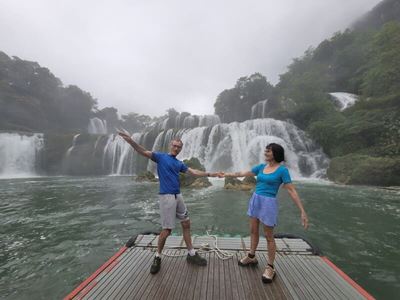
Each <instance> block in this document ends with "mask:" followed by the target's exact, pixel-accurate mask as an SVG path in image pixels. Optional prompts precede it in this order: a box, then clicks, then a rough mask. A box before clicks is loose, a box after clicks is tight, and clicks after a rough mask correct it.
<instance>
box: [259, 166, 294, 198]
mask: <svg viewBox="0 0 400 300" xmlns="http://www.w3.org/2000/svg"><path fill="white" fill-rule="evenodd" d="M266 165H267V164H259V165H257V166H255V167H253V168H252V169H251V172H252V173H254V174H255V175H256V176H257V183H256V191H255V193H256V194H258V195H261V196H266V197H273V198H275V197H276V194H278V190H279V187H280V185H281V184H282V183H284V184H285V183H291V182H292V179H291V178H290V174H289V170H288V169H287V168H286V167H285V166H283V165H280V166H279V167H278V168H277V169H276V170H275V171H274V172H272V173H270V174H264V172H263V171H264V168H265V166H266Z"/></svg>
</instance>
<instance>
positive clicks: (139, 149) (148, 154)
mask: <svg viewBox="0 0 400 300" xmlns="http://www.w3.org/2000/svg"><path fill="white" fill-rule="evenodd" d="M118 135H119V136H120V137H122V138H123V139H124V140H125V141H126V142H127V143H129V145H131V146H132V148H133V149H135V150H136V151H137V152H138V153H139V154H141V155H143V156H144V157H147V158H150V159H151V157H152V154H153V152H151V151H149V150H146V149H145V148H144V147H143V146H141V145H139V144H138V143H136V142H135V141H134V140H133V139H132V138H131V137H130V136H129V135H128V134H126V133H124V132H118Z"/></svg>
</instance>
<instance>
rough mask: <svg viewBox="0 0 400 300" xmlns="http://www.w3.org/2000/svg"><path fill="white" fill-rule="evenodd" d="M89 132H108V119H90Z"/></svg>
mask: <svg viewBox="0 0 400 300" xmlns="http://www.w3.org/2000/svg"><path fill="white" fill-rule="evenodd" d="M88 133H90V134H107V121H106V120H102V119H99V118H92V119H90V121H89V125H88Z"/></svg>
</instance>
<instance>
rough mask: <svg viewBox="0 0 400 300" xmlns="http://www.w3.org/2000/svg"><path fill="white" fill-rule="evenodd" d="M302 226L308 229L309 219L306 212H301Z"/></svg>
mask: <svg viewBox="0 0 400 300" xmlns="http://www.w3.org/2000/svg"><path fill="white" fill-rule="evenodd" d="M301 225H303V227H304V229H307V228H308V217H307V214H306V212H305V211H302V212H301Z"/></svg>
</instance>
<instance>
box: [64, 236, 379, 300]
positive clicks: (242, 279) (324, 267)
mask: <svg viewBox="0 0 400 300" xmlns="http://www.w3.org/2000/svg"><path fill="white" fill-rule="evenodd" d="M193 244H194V246H195V248H200V247H201V246H205V245H206V244H207V246H209V247H210V248H212V247H215V240H214V239H213V238H212V237H204V236H203V237H195V238H194V239H193ZM249 244H250V241H249V238H240V237H239V238H218V247H219V248H220V249H223V250H227V251H229V252H230V253H232V254H233V257H232V258H230V259H226V260H222V259H220V258H219V257H218V256H217V255H216V253H215V252H205V253H204V254H202V255H204V257H205V258H206V259H207V260H208V265H207V266H206V267H199V266H194V265H190V264H188V263H187V262H186V258H185V256H186V253H187V251H186V250H185V247H184V245H185V244H184V242H183V239H182V237H181V236H171V237H169V238H168V240H167V244H166V250H165V253H166V254H167V255H168V256H166V255H164V256H163V258H162V264H161V270H160V272H159V273H158V274H156V275H151V274H150V273H149V269H150V265H151V263H152V260H153V257H154V253H155V252H154V251H155V247H156V245H157V236H153V235H139V236H138V237H137V238H136V241H135V245H133V246H132V247H123V248H121V249H120V251H119V252H118V253H117V254H116V255H114V256H113V257H112V258H111V259H110V260H109V261H108V262H107V263H105V264H104V265H103V266H102V267H101V268H100V269H99V270H97V271H96V272H95V273H94V274H93V275H92V276H90V277H89V278H88V279H87V280H86V281H85V282H83V283H82V284H81V285H80V286H79V287H77V288H76V289H75V290H74V291H73V292H72V293H71V294H69V295H68V296H66V297H65V299H96V300H97V299H335V300H336V299H373V298H372V296H370V295H369V294H368V293H367V292H365V291H364V290H363V289H362V288H361V287H359V286H358V285H357V284H356V283H355V282H353V281H352V280H351V279H350V278H348V277H347V276H346V275H345V274H342V273H341V271H340V270H338V269H337V268H336V267H335V266H334V265H333V264H332V263H331V262H330V261H329V260H328V259H327V258H325V257H321V256H318V255H315V254H314V253H313V252H314V251H313V250H312V249H311V247H310V245H309V244H308V243H307V242H305V241H304V240H302V239H294V238H290V239H288V238H277V239H276V244H277V250H278V253H277V257H276V261H275V268H276V271H277V276H276V277H275V280H274V281H273V283H271V284H263V283H262V282H261V275H262V273H263V271H264V269H265V267H266V265H267V252H266V250H265V249H266V242H265V240H263V239H260V244H259V247H258V249H259V250H258V251H257V254H256V256H257V258H258V261H259V264H258V266H256V267H240V266H238V263H237V261H238V260H239V259H240V258H241V257H243V256H244V255H245V253H246V252H245V250H246V249H248V247H249ZM261 249H264V251H263V250H261ZM175 255H178V257H173V256H175ZM179 255H181V256H179Z"/></svg>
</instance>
